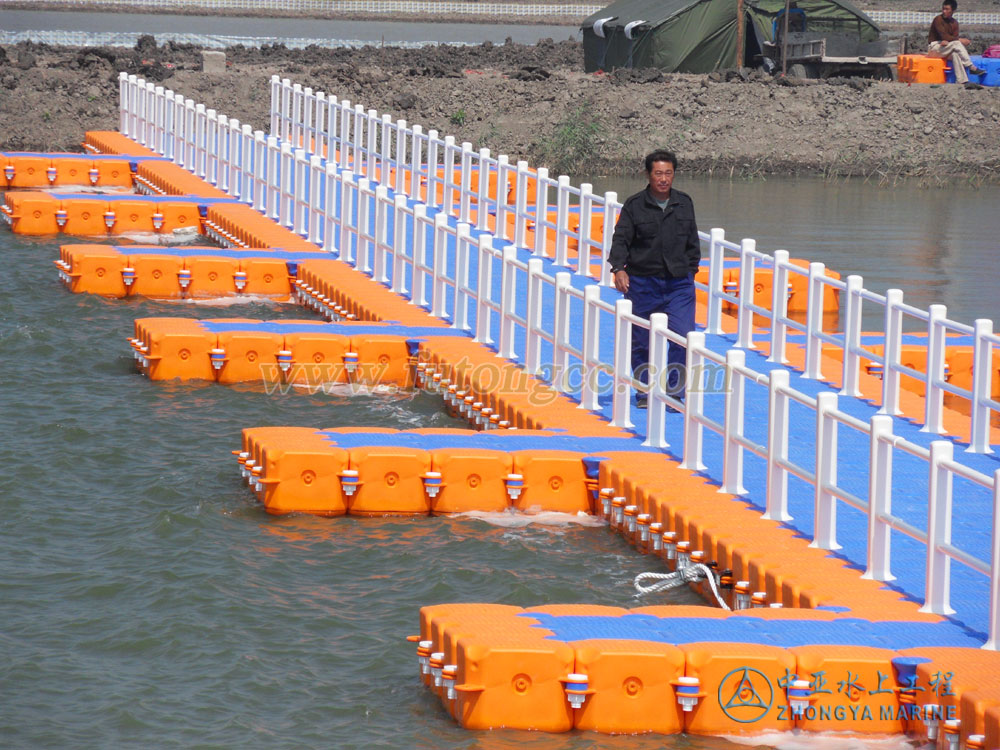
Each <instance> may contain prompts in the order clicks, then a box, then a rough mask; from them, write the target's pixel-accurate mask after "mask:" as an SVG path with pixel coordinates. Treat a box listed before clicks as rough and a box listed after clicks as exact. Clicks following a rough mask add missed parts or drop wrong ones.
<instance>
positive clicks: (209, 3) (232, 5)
mask: <svg viewBox="0 0 1000 750" xmlns="http://www.w3.org/2000/svg"><path fill="white" fill-rule="evenodd" d="M17 1H18V0H0V7H2V6H3V5H5V4H13V2H17ZM20 2H23V0H20ZM48 4H49V5H55V6H65V7H67V8H79V7H88V8H93V7H97V8H101V7H104V8H130V7H133V8H135V7H140V8H156V9H160V10H191V9H194V8H197V9H207V10H227V11H232V10H237V11H239V10H245V11H252V12H259V11H262V10H267V11H287V12H293V13H386V14H390V13H396V14H407V15H415V14H419V15H446V16H455V15H474V16H513V17H516V18H547V17H550V16H551V17H554V16H569V17H580V18H585V17H586V16H589V15H590V14H591V13H596V12H597V11H598V10H600V9H601V7H602V6H600V5H583V4H569V3H491V2H478V1H477V0H465V1H464V2H449V1H448V0H51V1H50V2H49V3H48Z"/></svg>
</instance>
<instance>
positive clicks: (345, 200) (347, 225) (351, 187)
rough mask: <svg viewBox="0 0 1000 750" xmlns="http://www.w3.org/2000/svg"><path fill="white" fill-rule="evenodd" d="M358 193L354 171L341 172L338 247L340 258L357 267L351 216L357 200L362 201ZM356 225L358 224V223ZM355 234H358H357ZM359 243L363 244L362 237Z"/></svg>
mask: <svg viewBox="0 0 1000 750" xmlns="http://www.w3.org/2000/svg"><path fill="white" fill-rule="evenodd" d="M356 195H357V185H356V184H355V182H354V173H353V172H351V171H350V170H346V171H342V172H341V173H340V242H339V244H338V245H337V249H338V250H339V251H340V259H341V260H342V261H344V262H345V263H349V264H351V265H352V266H355V267H356V266H357V264H356V262H355V257H356V255H355V252H354V250H352V248H351V221H352V219H351V217H352V215H353V213H354V211H353V209H354V204H355V202H357V203H358V204H360V203H361V201H356V199H355V196H356ZM355 222H356V219H355ZM355 226H357V224H356V223H355ZM355 236H356V237H357V236H358V235H357V234H355ZM357 244H358V245H359V246H360V245H361V240H360V237H359V238H358V243H357Z"/></svg>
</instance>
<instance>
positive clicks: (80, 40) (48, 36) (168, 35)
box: [0, 29, 469, 49]
mask: <svg viewBox="0 0 1000 750" xmlns="http://www.w3.org/2000/svg"><path fill="white" fill-rule="evenodd" d="M141 36H145V35H144V34H142V33H139V32H135V31H60V30H55V29H43V30H31V31H4V30H3V29H0V44H17V43H18V42H36V43H38V44H51V45H54V46H58V47H103V46H107V47H134V46H135V45H136V42H138V41H139V37H141ZM153 36H155V37H156V43H157V44H165V43H166V42H176V43H177V44H192V45H194V46H196V47H204V48H205V49H227V48H229V47H235V46H236V45H238V44H242V45H243V46H244V47H261V46H263V45H265V44H282V45H284V46H285V47H288V48H289V49H304V48H305V47H323V48H325V49H337V48H341V47H344V48H348V49H360V48H362V47H374V46H378V45H379V43H378V42H374V41H370V40H364V39H315V38H306V37H281V38H276V37H259V36H227V35H224V34H194V33H188V32H181V31H157V32H156V33H155V34H154V35H153ZM438 44H440V45H443V46H451V47H463V46H467V45H468V44H469V42H393V44H392V46H393V47H402V48H405V49H419V48H420V47H427V46H429V45H438Z"/></svg>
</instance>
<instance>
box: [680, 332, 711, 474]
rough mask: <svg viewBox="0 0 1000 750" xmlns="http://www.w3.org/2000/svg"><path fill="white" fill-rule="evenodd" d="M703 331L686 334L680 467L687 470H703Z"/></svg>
mask: <svg viewBox="0 0 1000 750" xmlns="http://www.w3.org/2000/svg"><path fill="white" fill-rule="evenodd" d="M704 349H705V334H704V332H702V331H691V333H689V334H688V335H687V372H688V376H687V396H686V398H685V399H684V460H683V461H681V468H682V469H687V470H688V471H704V470H705V464H703V463H702V461H701V456H702V432H703V428H702V425H701V421H700V419H701V417H703V416H704V413H705V388H704V386H703V385H702V378H703V376H704V369H705V365H704V362H705V357H704V355H703V354H702V351H704Z"/></svg>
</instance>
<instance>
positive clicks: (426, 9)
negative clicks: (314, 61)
mask: <svg viewBox="0 0 1000 750" xmlns="http://www.w3.org/2000/svg"><path fill="white" fill-rule="evenodd" d="M15 2H17V3H19V4H21V3H23V0H0V7H2V6H3V5H7V4H9V5H13V4H14V3H15ZM48 5H50V6H57V7H59V6H61V7H66V8H84V7H88V8H93V7H97V8H130V7H133V8H135V7H141V8H155V9H158V10H167V11H169V10H191V9H195V8H197V9H207V10H226V11H233V10H236V11H240V10H245V11H252V12H259V11H261V10H267V11H279V12H281V11H284V12H293V13H305V14H309V13H339V14H349V13H375V14H387V15H388V14H400V15H402V14H408V15H447V16H455V15H463V16H465V15H468V16H488V17H491V18H496V17H499V18H514V19H518V18H566V20H567V21H573V22H576V21H582V20H583V19H584V18H586V17H587V16H590V15H593V14H594V13H597V12H598V11H600V10H602V9H603V8H604V7H605V6H603V5H591V4H582V3H491V2H478V0H465V1H464V2H447V1H446V0H439V1H437V2H435V1H434V0H49V2H48ZM867 15H868V16H869V18H871V19H872V20H873V21H875V22H876V23H883V24H892V25H907V26H909V25H915V26H929V25H930V22H931V20H932V19H933V18H934V15H935V14H934V13H925V12H921V11H905V10H874V11H867ZM955 18H956V19H957V20H958V21H959V23H961V24H963V25H966V26H969V25H971V26H981V25H987V26H988V25H993V24H1000V13H969V12H967V11H962V12H959V13H956V14H955Z"/></svg>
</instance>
